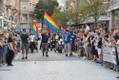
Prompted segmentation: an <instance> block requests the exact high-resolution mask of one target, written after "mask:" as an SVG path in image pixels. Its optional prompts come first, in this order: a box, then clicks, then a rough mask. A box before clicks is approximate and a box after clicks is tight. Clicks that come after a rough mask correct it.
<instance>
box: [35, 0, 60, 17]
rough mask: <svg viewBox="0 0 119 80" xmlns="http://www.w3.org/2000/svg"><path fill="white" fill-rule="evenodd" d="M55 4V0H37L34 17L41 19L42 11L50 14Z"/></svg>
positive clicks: (56, 3)
mask: <svg viewBox="0 0 119 80" xmlns="http://www.w3.org/2000/svg"><path fill="white" fill-rule="evenodd" d="M57 6H58V2H57V0H39V2H38V3H37V5H36V7H35V11H34V17H35V18H38V19H43V15H44V11H47V12H48V13H49V15H52V14H53V11H54V9H55V7H57Z"/></svg>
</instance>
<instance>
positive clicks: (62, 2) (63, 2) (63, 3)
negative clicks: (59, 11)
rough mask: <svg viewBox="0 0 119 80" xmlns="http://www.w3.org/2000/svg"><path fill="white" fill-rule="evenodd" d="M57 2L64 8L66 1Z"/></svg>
mask: <svg viewBox="0 0 119 80" xmlns="http://www.w3.org/2000/svg"><path fill="white" fill-rule="evenodd" d="M57 1H58V2H59V4H60V5H61V6H64V5H65V1H66V0H57Z"/></svg>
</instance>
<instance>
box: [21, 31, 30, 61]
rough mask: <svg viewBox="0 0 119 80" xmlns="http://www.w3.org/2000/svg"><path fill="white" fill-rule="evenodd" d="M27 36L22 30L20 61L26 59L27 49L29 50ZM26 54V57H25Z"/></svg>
mask: <svg viewBox="0 0 119 80" xmlns="http://www.w3.org/2000/svg"><path fill="white" fill-rule="evenodd" d="M28 38H29V36H28V34H27V33H26V31H25V30H24V32H23V34H21V41H22V59H27V58H28V49H29V42H28ZM25 54H26V56H25Z"/></svg>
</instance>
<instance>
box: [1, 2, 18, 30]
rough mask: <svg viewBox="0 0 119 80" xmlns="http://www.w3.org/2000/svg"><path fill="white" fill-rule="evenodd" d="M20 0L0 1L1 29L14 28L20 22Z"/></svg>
mask: <svg viewBox="0 0 119 80" xmlns="http://www.w3.org/2000/svg"><path fill="white" fill-rule="evenodd" d="M19 2H20V0H0V23H1V25H0V26H1V28H11V27H15V26H16V25H17V24H18V22H19V20H20V15H19V14H20V5H19Z"/></svg>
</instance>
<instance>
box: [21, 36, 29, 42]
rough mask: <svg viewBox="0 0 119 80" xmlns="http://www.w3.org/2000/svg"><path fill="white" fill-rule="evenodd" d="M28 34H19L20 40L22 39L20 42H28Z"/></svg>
mask: <svg viewBox="0 0 119 80" xmlns="http://www.w3.org/2000/svg"><path fill="white" fill-rule="evenodd" d="M28 37H29V36H28V35H27V34H22V35H21V40H22V43H23V44H24V43H28Z"/></svg>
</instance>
